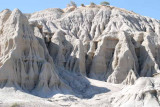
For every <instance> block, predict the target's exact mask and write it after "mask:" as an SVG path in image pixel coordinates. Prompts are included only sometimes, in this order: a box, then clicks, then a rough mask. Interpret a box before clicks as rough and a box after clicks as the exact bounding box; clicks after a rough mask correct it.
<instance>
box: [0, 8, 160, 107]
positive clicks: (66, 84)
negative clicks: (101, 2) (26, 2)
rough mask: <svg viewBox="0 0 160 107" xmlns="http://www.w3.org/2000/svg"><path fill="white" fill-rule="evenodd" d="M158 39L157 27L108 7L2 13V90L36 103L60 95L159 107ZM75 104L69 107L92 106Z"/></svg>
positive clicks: (110, 103)
mask: <svg viewBox="0 0 160 107" xmlns="http://www.w3.org/2000/svg"><path fill="white" fill-rule="evenodd" d="M159 37H160V21H159V20H155V19H152V18H148V17H144V16H140V15H138V14H136V13H134V12H130V11H127V10H124V9H119V8H116V7H112V6H94V7H92V6H86V7H78V8H74V7H69V8H67V9H64V10H61V9H56V8H55V9H46V10H43V11H39V12H35V13H33V14H30V15H27V17H26V16H25V15H23V14H22V13H21V12H20V11H19V10H17V9H15V10H14V11H12V12H11V11H10V10H4V11H2V12H1V13H0V47H1V48H0V50H1V51H0V66H1V68H0V85H1V87H2V88H3V87H6V86H9V87H11V86H12V87H15V88H17V89H21V90H24V91H27V92H29V93H33V94H35V93H36V95H39V96H41V95H42V94H40V93H43V95H45V94H48V92H51V93H52V92H54V91H57V90H58V92H62V90H63V93H65V92H66V90H68V91H69V93H70V94H71V93H72V94H74V95H76V96H78V97H80V98H91V97H93V96H94V95H95V96H97V97H99V98H102V99H100V101H101V103H102V106H106V105H108V106H109V107H110V106H115V107H117V106H147V105H148V104H151V105H152V106H155V107H157V106H160V105H159V100H160V99H159V98H160V96H159V91H160V90H159V88H158V87H159V85H160V82H158V77H159V72H160V70H159V68H160V51H159V50H160V39H159ZM153 76H154V77H153ZM142 77H143V78H142ZM144 77H145V78H144ZM88 78H91V79H95V80H90V79H88ZM93 81H94V82H95V83H97V84H93V83H94V82H93ZM96 81H98V82H96ZM98 84H101V85H98ZM114 84H117V85H114ZM118 84H119V85H118ZM103 85H104V86H103ZM107 85H110V86H107ZM120 86H122V87H124V89H123V90H122V91H120V90H121V89H120V88H119V87H120ZM61 89H62V90H61ZM135 89H136V90H135ZM64 90H65V91H64ZM115 90H116V92H115ZM100 93H107V94H100ZM98 94H100V95H98ZM43 95H42V96H43ZM133 96H134V97H133ZM105 97H107V98H105ZM93 100H94V98H93ZM76 101H77V102H79V104H78V105H74V106H81V104H84V105H86V106H88V105H91V104H89V103H88V104H87V103H86V102H85V103H84V102H83V101H81V100H76ZM51 102H52V100H51ZM73 102H74V101H72V102H71V103H73ZM77 102H76V103H77ZM105 102H106V103H105ZM52 103H54V102H52ZM152 103H154V104H152ZM98 104H99V101H97V103H96V104H93V106H97V105H98ZM91 106H92V105H91Z"/></svg>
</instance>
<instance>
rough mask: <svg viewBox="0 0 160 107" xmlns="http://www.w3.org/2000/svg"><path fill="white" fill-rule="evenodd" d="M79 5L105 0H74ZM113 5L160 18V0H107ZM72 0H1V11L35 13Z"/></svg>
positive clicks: (62, 5) (64, 4)
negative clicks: (17, 10) (16, 9)
mask: <svg viewBox="0 0 160 107" xmlns="http://www.w3.org/2000/svg"><path fill="white" fill-rule="evenodd" d="M73 1H75V2H76V3H77V4H78V5H80V4H81V3H84V4H85V5H87V4H90V2H94V3H96V4H99V3H100V2H101V1H104V0H73ZM106 1H108V2H110V4H111V5H112V6H116V7H120V8H125V9H127V10H132V11H134V12H136V13H138V14H141V15H144V16H149V17H153V18H156V19H159V20H160V0H106ZM69 2H70V0H1V2H0V11H2V10H3V9H6V8H8V9H11V10H13V9H14V8H19V9H20V10H21V11H22V12H23V13H33V12H35V11H40V10H43V9H47V8H65V7H66V4H67V3H69Z"/></svg>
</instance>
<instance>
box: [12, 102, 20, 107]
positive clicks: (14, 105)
mask: <svg viewBox="0 0 160 107" xmlns="http://www.w3.org/2000/svg"><path fill="white" fill-rule="evenodd" d="M11 107H20V105H19V104H17V103H14V104H13V105H12V106H11Z"/></svg>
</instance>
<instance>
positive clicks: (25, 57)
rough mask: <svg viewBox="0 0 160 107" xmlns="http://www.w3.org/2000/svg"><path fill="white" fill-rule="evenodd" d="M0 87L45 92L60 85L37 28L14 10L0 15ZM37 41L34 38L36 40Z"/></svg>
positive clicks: (5, 11)
mask: <svg viewBox="0 0 160 107" xmlns="http://www.w3.org/2000/svg"><path fill="white" fill-rule="evenodd" d="M0 22H1V24H0V31H1V33H0V40H1V41H0V50H1V51H0V63H1V68H0V86H1V87H4V86H14V87H16V88H20V89H23V90H26V91H33V90H38V91H42V92H44V93H45V92H49V91H51V90H52V89H53V88H56V87H59V86H60V85H61V82H60V80H59V77H58V76H57V74H56V73H55V72H56V71H55V70H56V68H55V66H54V63H53V60H52V58H51V57H50V55H49V53H48V50H47V48H46V45H45V42H44V40H43V37H42V35H41V33H39V29H38V28H35V32H34V29H33V28H32V27H31V26H30V25H29V22H28V20H27V18H26V17H25V16H24V15H23V14H22V13H21V12H20V11H19V10H18V9H15V10H14V11H13V12H11V11H9V10H4V11H2V12H1V13H0ZM37 38H38V39H37Z"/></svg>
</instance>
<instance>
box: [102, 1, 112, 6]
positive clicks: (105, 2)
mask: <svg viewBox="0 0 160 107" xmlns="http://www.w3.org/2000/svg"><path fill="white" fill-rule="evenodd" d="M101 5H102V6H107V5H110V3H109V2H107V1H103V2H101Z"/></svg>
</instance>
